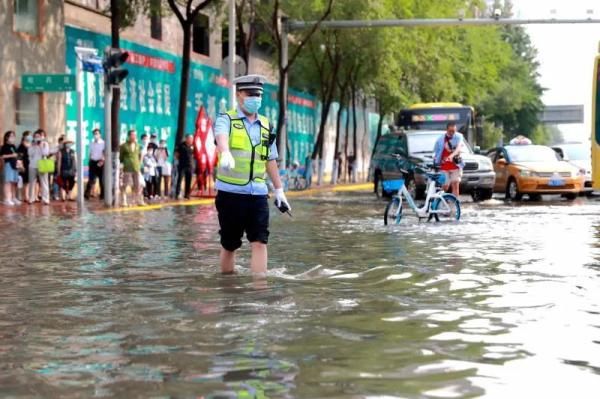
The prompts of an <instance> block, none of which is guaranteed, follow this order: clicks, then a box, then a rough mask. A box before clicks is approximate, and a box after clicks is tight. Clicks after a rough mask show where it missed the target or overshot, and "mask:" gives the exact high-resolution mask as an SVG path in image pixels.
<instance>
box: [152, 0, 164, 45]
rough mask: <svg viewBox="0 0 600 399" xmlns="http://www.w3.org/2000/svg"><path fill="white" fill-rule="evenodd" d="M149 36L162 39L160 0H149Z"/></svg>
mask: <svg viewBox="0 0 600 399" xmlns="http://www.w3.org/2000/svg"><path fill="white" fill-rule="evenodd" d="M150 36H151V37H152V38H153V39H156V40H162V15H161V0H150Z"/></svg>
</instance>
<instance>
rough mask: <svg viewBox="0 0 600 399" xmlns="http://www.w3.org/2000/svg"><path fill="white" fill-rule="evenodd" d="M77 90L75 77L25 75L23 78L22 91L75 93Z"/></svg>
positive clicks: (63, 75) (65, 75)
mask: <svg viewBox="0 0 600 399" xmlns="http://www.w3.org/2000/svg"><path fill="white" fill-rule="evenodd" d="M76 89H77V84H76V80H75V75H68V74H24V75H22V76H21V90H23V91H29V92H40V91H75V90H76Z"/></svg>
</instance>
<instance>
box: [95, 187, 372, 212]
mask: <svg viewBox="0 0 600 399" xmlns="http://www.w3.org/2000/svg"><path fill="white" fill-rule="evenodd" d="M372 189H373V183H357V184H343V185H337V186H322V187H316V188H311V189H308V190H302V191H288V192H287V193H286V196H288V197H291V198H298V197H304V196H310V195H313V194H319V193H327V192H333V193H337V192H358V191H368V190H372ZM214 203H215V199H214V198H200V199H197V200H189V201H185V202H183V201H182V202H178V201H171V202H165V203H161V204H151V205H144V206H131V207H126V208H125V207H120V208H114V209H101V210H97V211H93V212H94V213H117V212H145V211H154V210H158V209H163V208H168V207H175V206H206V205H212V204H214Z"/></svg>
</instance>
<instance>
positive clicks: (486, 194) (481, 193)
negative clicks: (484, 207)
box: [471, 188, 494, 202]
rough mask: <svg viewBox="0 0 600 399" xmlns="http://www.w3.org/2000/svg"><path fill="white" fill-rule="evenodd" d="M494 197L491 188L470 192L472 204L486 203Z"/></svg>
mask: <svg viewBox="0 0 600 399" xmlns="http://www.w3.org/2000/svg"><path fill="white" fill-rule="evenodd" d="M493 195H494V190H492V189H491V188H476V189H475V190H473V191H472V192H471V198H473V202H480V201H487V200H490V199H492V196H493Z"/></svg>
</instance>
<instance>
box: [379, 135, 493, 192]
mask: <svg viewBox="0 0 600 399" xmlns="http://www.w3.org/2000/svg"><path fill="white" fill-rule="evenodd" d="M443 134H445V132H444V131H440V130H408V131H400V132H394V133H390V134H388V135H385V136H382V137H381V138H380V139H379V142H378V143H377V146H376V148H375V154H374V156H373V159H372V160H371V166H370V169H369V176H370V178H371V179H372V181H373V183H374V191H375V192H376V193H378V195H380V196H384V195H387V194H390V193H386V192H384V189H383V182H384V181H385V180H394V179H398V178H401V177H402V174H401V173H400V169H405V170H407V171H408V172H409V174H408V176H405V179H406V180H405V183H406V187H407V189H408V190H409V191H410V192H411V194H412V195H413V196H414V197H415V198H417V199H423V198H424V197H425V184H426V181H425V176H423V175H422V174H419V173H417V172H416V171H415V169H416V168H417V167H418V166H421V167H426V168H431V167H433V147H434V145H435V142H436V141H437V140H438V138H440V136H442V135H443ZM394 154H397V157H396V156H394ZM461 155H462V158H463V160H464V162H465V168H464V169H463V177H462V180H461V184H460V190H461V193H466V194H472V195H473V197H474V199H477V200H485V199H489V198H491V197H492V194H493V188H494V180H495V174H494V170H493V167H492V163H491V162H490V160H489V159H488V158H487V157H485V156H482V155H478V154H475V153H474V152H473V150H472V149H471V146H470V145H469V144H468V143H467V142H465V145H464V146H463V149H462V153H461Z"/></svg>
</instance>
